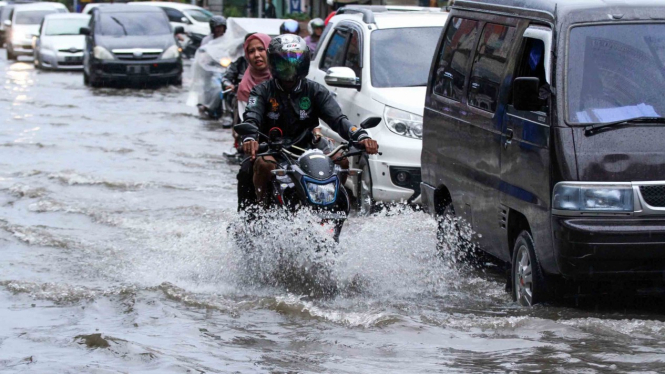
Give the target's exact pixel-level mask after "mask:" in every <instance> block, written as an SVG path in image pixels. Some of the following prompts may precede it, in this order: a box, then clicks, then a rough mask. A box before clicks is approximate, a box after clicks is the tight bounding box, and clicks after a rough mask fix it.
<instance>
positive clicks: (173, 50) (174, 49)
mask: <svg viewBox="0 0 665 374" xmlns="http://www.w3.org/2000/svg"><path fill="white" fill-rule="evenodd" d="M179 56H180V51H178V46H177V45H172V46H170V47H169V48H168V49H167V50H166V51H164V53H162V60H167V59H172V58H178V57H179Z"/></svg>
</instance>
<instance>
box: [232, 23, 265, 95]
mask: <svg viewBox="0 0 665 374" xmlns="http://www.w3.org/2000/svg"><path fill="white" fill-rule="evenodd" d="M254 39H257V40H260V41H261V43H263V46H264V47H265V48H266V50H267V49H268V44H270V36H268V35H266V34H259V33H257V34H254V35H251V36H250V37H249V38H247V40H245V44H244V45H243V49H244V50H245V58H247V62H249V56H248V53H247V48H249V43H250V42H251V41H252V40H254ZM267 63H268V61H266V64H267ZM271 77H272V76H271V75H270V68H269V67H267V66H266V68H265V69H264V70H256V69H254V67H252V64H249V67H248V68H247V72H245V75H243V77H242V80H241V81H240V86H239V87H238V100H239V101H248V100H249V93H250V92H251V91H252V88H254V86H256V85H257V84H261V83H263V82H265V81H267V80H268V79H270V78H271Z"/></svg>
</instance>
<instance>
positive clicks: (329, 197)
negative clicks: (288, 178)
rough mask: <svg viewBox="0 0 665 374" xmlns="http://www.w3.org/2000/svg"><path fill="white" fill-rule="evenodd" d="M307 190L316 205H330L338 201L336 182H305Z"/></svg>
mask: <svg viewBox="0 0 665 374" xmlns="http://www.w3.org/2000/svg"><path fill="white" fill-rule="evenodd" d="M305 190H307V196H308V197H309V200H310V201H311V202H312V203H314V204H318V205H329V204H332V203H334V202H335V200H336V199H337V181H336V180H334V181H332V182H330V183H326V184H318V183H314V182H311V181H305Z"/></svg>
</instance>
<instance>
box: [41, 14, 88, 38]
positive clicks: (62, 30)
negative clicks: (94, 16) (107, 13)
mask: <svg viewBox="0 0 665 374" xmlns="http://www.w3.org/2000/svg"><path fill="white" fill-rule="evenodd" d="M89 22H90V20H88V19H85V18H69V19H66V18H62V19H52V20H48V21H46V25H45V26H44V34H45V35H78V34H79V30H80V29H81V27H87V26H88V23H89Z"/></svg>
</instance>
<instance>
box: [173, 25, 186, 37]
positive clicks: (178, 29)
mask: <svg viewBox="0 0 665 374" xmlns="http://www.w3.org/2000/svg"><path fill="white" fill-rule="evenodd" d="M173 33H174V34H175V35H178V34H184V33H185V28H184V27H182V26H176V27H175V29H173Z"/></svg>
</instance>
